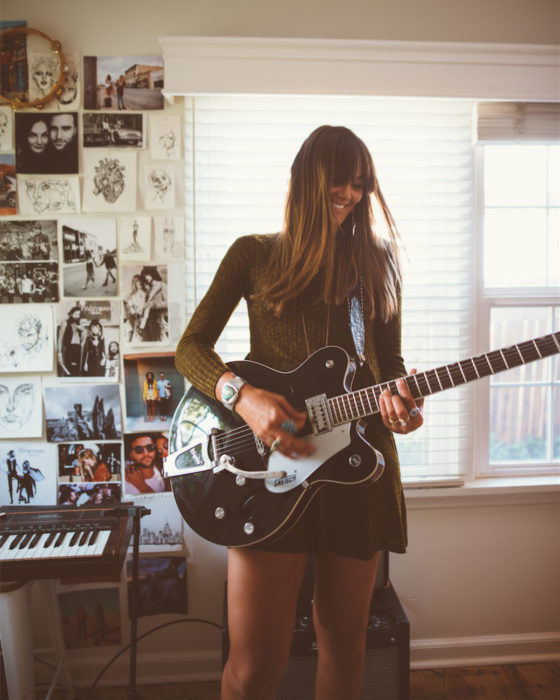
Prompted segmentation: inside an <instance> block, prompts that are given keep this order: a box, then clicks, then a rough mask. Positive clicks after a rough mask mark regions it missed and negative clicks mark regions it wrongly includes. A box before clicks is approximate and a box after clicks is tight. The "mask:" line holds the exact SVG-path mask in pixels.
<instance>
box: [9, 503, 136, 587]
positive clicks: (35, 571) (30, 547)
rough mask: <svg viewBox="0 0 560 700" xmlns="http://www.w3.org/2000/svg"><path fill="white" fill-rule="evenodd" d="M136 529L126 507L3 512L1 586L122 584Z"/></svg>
mask: <svg viewBox="0 0 560 700" xmlns="http://www.w3.org/2000/svg"><path fill="white" fill-rule="evenodd" d="M148 512H149V511H148ZM132 529H133V518H132V517H130V513H129V509H128V508H127V504H125V503H121V504H118V505H117V506H113V507H107V506H103V507H102V506H95V505H85V506H81V507H79V508H72V507H64V506H0V581H19V580H31V579H39V578H64V577H85V578H89V577H92V578H93V577H97V576H103V577H105V576H107V577H108V578H111V579H114V580H118V579H119V578H120V570H121V567H122V564H123V561H124V558H125V556H126V552H127V548H128V544H129V542H130V538H131V535H132Z"/></svg>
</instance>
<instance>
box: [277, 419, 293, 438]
mask: <svg viewBox="0 0 560 700" xmlns="http://www.w3.org/2000/svg"><path fill="white" fill-rule="evenodd" d="M280 427H281V428H282V430H285V431H286V432H287V433H292V435H295V434H296V432H297V426H296V424H295V423H294V421H293V420H285V421H284V422H283V423H282V425H281V426H280Z"/></svg>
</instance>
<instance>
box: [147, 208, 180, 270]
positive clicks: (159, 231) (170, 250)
mask: <svg viewBox="0 0 560 700" xmlns="http://www.w3.org/2000/svg"><path fill="white" fill-rule="evenodd" d="M153 249H154V260H181V259H182V258H183V257H184V254H185V219H184V217H182V216H154V248H153Z"/></svg>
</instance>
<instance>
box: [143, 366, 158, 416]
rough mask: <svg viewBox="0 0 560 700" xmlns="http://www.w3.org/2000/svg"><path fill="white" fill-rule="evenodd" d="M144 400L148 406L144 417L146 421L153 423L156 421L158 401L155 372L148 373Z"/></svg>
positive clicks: (145, 381)
mask: <svg viewBox="0 0 560 700" xmlns="http://www.w3.org/2000/svg"><path fill="white" fill-rule="evenodd" d="M142 398H143V399H144V403H145V404H146V415H145V416H144V420H145V421H152V422H153V421H154V420H155V419H156V404H157V400H158V390H157V384H156V381H155V380H154V373H153V372H146V379H145V380H144V391H143V392H142Z"/></svg>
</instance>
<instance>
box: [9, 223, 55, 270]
mask: <svg viewBox="0 0 560 700" xmlns="http://www.w3.org/2000/svg"><path fill="white" fill-rule="evenodd" d="M0 260H3V261H16V260H21V261H30V260H38V261H41V260H53V261H58V240H57V234H56V221H55V220H54V219H53V220H45V219H40V220H38V219H34V220H32V221H23V220H21V219H13V220H6V221H0Z"/></svg>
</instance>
